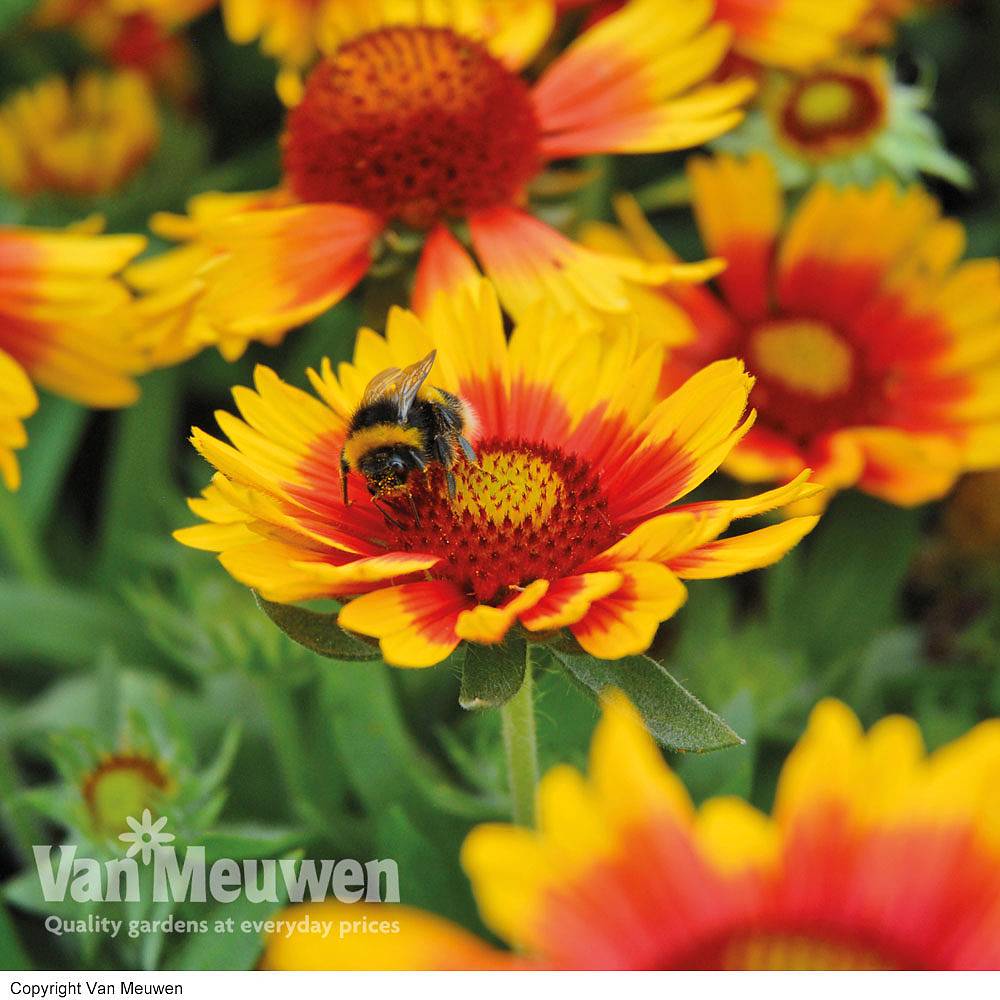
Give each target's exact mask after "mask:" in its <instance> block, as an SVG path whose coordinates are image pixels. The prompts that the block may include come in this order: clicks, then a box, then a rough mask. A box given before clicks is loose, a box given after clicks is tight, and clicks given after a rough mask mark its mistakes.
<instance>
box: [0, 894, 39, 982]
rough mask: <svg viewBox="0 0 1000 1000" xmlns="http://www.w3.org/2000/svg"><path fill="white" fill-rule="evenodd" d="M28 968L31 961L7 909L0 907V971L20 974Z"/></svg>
mask: <svg viewBox="0 0 1000 1000" xmlns="http://www.w3.org/2000/svg"><path fill="white" fill-rule="evenodd" d="M30 968H32V963H31V959H30V958H28V955H27V953H26V952H25V950H24V948H23V947H22V946H21V941H20V939H19V938H18V936H17V929H16V928H15V927H14V921H13V920H11V917H10V914H9V913H8V912H7V908H6V907H5V906H3V905H0V969H3V970H4V971H5V972H21V971H24V970H26V969H30Z"/></svg>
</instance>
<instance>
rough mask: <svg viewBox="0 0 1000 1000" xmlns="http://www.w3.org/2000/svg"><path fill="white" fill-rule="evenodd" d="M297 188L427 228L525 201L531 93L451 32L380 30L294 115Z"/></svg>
mask: <svg viewBox="0 0 1000 1000" xmlns="http://www.w3.org/2000/svg"><path fill="white" fill-rule="evenodd" d="M284 166H285V173H286V176H287V180H288V183H289V184H290V186H291V188H292V190H293V191H294V192H295V194H296V195H297V196H298V197H300V198H302V199H303V200H305V201H316V202H328V201H335V202H342V203H347V204H352V205H356V206H358V207H361V208H366V209H369V210H370V211H373V212H376V213H378V214H380V215H384V216H385V217H386V218H388V219H400V220H402V221H403V222H404V223H406V224H407V225H411V226H414V227H416V228H426V227H428V226H430V225H432V224H433V223H434V222H436V221H438V220H439V219H442V218H446V217H450V216H463V215H466V214H467V213H469V212H471V211H474V210H476V209H484V208H489V207H492V206H494V205H497V204H501V203H503V202H506V201H510V200H511V199H512V198H514V197H516V195H517V194H518V192H519V191H520V189H521V188H522V187H523V186H524V184H525V183H526V182H527V181H528V180H530V178H531V177H532V176H534V174H535V173H536V172H537V170H538V167H539V128H538V121H537V119H536V116H535V111H534V108H533V106H532V103H531V98H530V95H529V93H528V88H527V86H526V85H525V83H524V82H523V81H522V80H521V79H520V77H518V76H517V75H516V74H514V73H512V72H511V71H510V70H508V69H507V68H506V67H505V66H504V65H503V64H502V63H501V62H499V61H498V60H497V59H496V58H494V57H493V56H492V55H491V54H490V53H489V52H488V51H487V50H486V49H485V48H484V47H483V46H482V45H480V44H479V43H478V42H475V41H473V40H471V39H469V38H464V37H462V36H461V35H458V34H456V33H455V32H454V31H452V30H451V29H449V28H431V27H410V26H405V27H404V26H395V27H389V28H383V29H380V30H378V31H373V32H371V33H369V34H367V35H363V36H362V37H360V38H357V39H355V40H354V41H352V42H350V43H348V44H346V45H344V46H343V47H341V48H340V49H339V50H338V52H337V53H336V55H335V56H333V57H331V58H329V59H327V60H324V61H323V62H321V63H320V64H319V65H318V66H317V67H316V69H314V70H313V72H312V74H311V75H310V77H309V79H308V80H307V82H306V88H305V94H304V96H303V99H302V101H301V103H300V104H299V105H298V106H297V107H296V108H295V109H294V110H293V111H292V112H291V113H290V114H289V118H288V125H287V129H286V132H285V136H284Z"/></svg>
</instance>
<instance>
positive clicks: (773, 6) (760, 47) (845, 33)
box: [558, 0, 916, 70]
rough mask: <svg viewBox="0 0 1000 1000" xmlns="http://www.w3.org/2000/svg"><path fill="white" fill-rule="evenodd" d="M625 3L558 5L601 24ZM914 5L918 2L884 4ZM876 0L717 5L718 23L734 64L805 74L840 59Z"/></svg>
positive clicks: (585, 0)
mask: <svg viewBox="0 0 1000 1000" xmlns="http://www.w3.org/2000/svg"><path fill="white" fill-rule="evenodd" d="M622 2H623V0H558V6H559V8H560V9H561V10H570V9H574V8H578V7H588V8H591V11H592V15H591V16H592V17H593V18H595V19H596V18H600V17H604V16H606V15H607V14H609V13H611V12H613V11H614V10H616V9H618V8H620V7H621V6H622ZM883 2H886V3H892V2H896V3H912V2H916V0H883ZM871 3H872V0H837V2H835V3H831V2H830V0H716V3H715V7H714V10H713V14H712V17H713V20H715V21H717V22H719V23H722V24H725V25H728V26H729V27H730V28H731V29H732V31H733V52H734V54H735V57H736V58H735V62H737V63H740V62H743V61H745V62H747V63H750V64H757V65H760V66H781V67H784V68H787V69H794V70H802V69H807V68H809V67H810V66H814V65H816V64H817V63H819V62H822V61H824V60H826V59H830V58H832V57H833V56H835V55H837V54H838V53H839V52H840V51H841V49H842V47H843V45H844V44H845V42H846V41H847V40H848V39H849V38H850V37H851V35H852V34H853V33H854V32H855V31H857V30H858V24H859V21H860V19H861V18H862V16H863V15H865V14H866V13H867V11H868V8H869V5H870V4H871Z"/></svg>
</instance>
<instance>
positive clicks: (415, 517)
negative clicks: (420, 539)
mask: <svg viewBox="0 0 1000 1000" xmlns="http://www.w3.org/2000/svg"><path fill="white" fill-rule="evenodd" d="M406 498H407V499H408V500H409V501H410V510H412V511H413V520H414V522H415V523H416V525H417V527H418V528H419V527H420V511H419V510H417V504H416V501H415V500H414V499H413V494H412V493H407V494H406Z"/></svg>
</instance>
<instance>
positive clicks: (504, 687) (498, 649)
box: [458, 639, 525, 709]
mask: <svg viewBox="0 0 1000 1000" xmlns="http://www.w3.org/2000/svg"><path fill="white" fill-rule="evenodd" d="M524 651H525V644H524V642H523V641H521V640H518V639H514V640H508V641H507V642H503V643H500V644H498V645H496V646H480V645H477V644H475V643H469V645H468V646H467V647H466V652H465V663H464V665H463V667H462V688H461V690H460V691H459V694H458V703H459V704H460V705H461V706H462V708H468V709H474V708H498V707H499V706H500V705H503V704H505V703H506V702H508V701H510V699H511V698H513V697H514V695H516V694H517V692H518V691H520V690H521V685H522V684H523V683H524Z"/></svg>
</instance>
